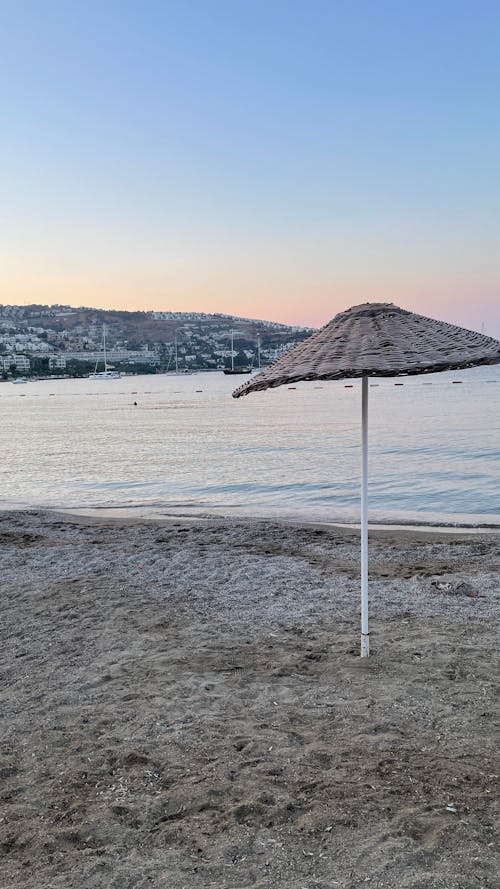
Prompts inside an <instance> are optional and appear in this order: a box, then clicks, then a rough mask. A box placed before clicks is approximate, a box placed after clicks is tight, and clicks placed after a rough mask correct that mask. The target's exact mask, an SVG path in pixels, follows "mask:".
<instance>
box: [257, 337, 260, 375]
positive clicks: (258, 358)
mask: <svg viewBox="0 0 500 889" xmlns="http://www.w3.org/2000/svg"><path fill="white" fill-rule="evenodd" d="M257 363H258V367H259V370H260V333H258V334H257Z"/></svg>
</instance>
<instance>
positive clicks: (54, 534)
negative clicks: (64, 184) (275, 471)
mask: <svg viewBox="0 0 500 889" xmlns="http://www.w3.org/2000/svg"><path fill="white" fill-rule="evenodd" d="M499 544H500V538H499V537H498V536H497V535H482V534H469V535H468V534H466V533H464V534H459V535H453V536H450V535H447V534H440V533H431V534H430V533H422V534H419V533H418V532H406V531H405V532H392V531H391V532H389V531H386V532H374V533H373V534H372V536H371V543H370V559H371V564H370V573H371V629H372V652H373V655H372V657H371V658H369V659H367V660H361V659H360V658H359V656H358V648H359V579H358V575H359V563H358V560H359V536H358V534H357V533H356V532H354V531H352V530H349V529H343V528H342V529H340V528H329V527H302V528H301V527H298V526H292V525H285V524H278V523H272V522H244V521H239V520H238V521H235V522H229V521H227V520H226V521H221V520H219V519H217V520H215V519H214V520H204V521H196V522H193V521H189V520H184V519H175V520H170V521H165V522H160V521H151V522H147V521H143V520H141V521H125V520H119V521H111V520H109V519H105V520H96V519H91V518H88V517H85V518H82V517H79V518H77V517H69V516H60V515H57V514H50V513H37V512H28V513H0V592H1V602H2V626H1V632H2V637H3V638H2V647H1V655H0V657H1V675H2V700H1V744H0V809H1V811H0V847H1V850H2V856H1V860H0V873H1V876H0V885H2V886H6V887H9V889H10V887H12V889H20V887H26V889H35V887H36V889H45V887H47V889H63V887H64V889H77V887H78V889H104V887H105V889H110V887H112V889H142V887H155V889H167V887H168V889H182V887H186V889H187V887H189V889H191V887H193V889H212V887H213V889H225V887H227V889H246V887H257V889H259V887H277V889H332V887H337V886H339V887H349V889H351V887H352V889H354V887H361V886H363V887H364V886H370V887H372V889H373V887H381V889H382V887H384V889H385V887H387V889H389V887H390V889H396V887H397V889H406V887H408V889H409V887H411V889H433V887H436V889H437V887H440V889H441V887H443V889H469V887H471V889H472V887H474V889H480V887H483V889H497V887H498V885H499V883H498V870H499V864H500V861H499V850H498V846H497V845H495V844H496V841H497V838H498V826H499V811H498V775H499V772H500V764H499V756H498V749H497V748H498V720H496V715H497V710H496V703H495V683H496V681H497V677H498V660H497V643H498V623H497V621H498V613H499V580H500V545H499Z"/></svg>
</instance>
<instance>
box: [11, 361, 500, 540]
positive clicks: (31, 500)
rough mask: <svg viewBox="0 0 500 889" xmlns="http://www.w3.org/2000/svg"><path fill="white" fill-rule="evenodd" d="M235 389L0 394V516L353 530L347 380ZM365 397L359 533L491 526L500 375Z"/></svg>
mask: <svg viewBox="0 0 500 889" xmlns="http://www.w3.org/2000/svg"><path fill="white" fill-rule="evenodd" d="M244 379H246V378H241V377H240V378H238V377H236V378H234V377H233V378H231V377H226V376H224V375H223V374H221V373H217V374H215V373H200V374H196V375H193V376H160V375H158V376H144V377H127V378H124V379H121V380H112V381H108V382H97V381H95V382H94V381H90V380H57V381H40V382H33V383H28V384H27V385H25V386H19V385H17V386H16V385H13V384H12V383H2V384H1V385H0V454H1V469H0V475H1V488H0V494H1V499H0V505H1V506H2V507H3V508H10V507H35V506H36V507H51V508H73V509H82V508H95V509H102V508H113V509H117V508H127V509H130V510H136V511H137V510H138V511H140V512H141V513H146V514H149V513H151V514H157V515H161V514H165V513H169V514H172V513H179V514H183V515H186V514H200V513H203V514H205V513H212V514H214V513H215V514H224V515H231V514H234V515H249V514H250V515H256V516H266V517H286V518H297V519H301V518H302V519H303V518H307V519H310V520H320V521H335V520H339V521H345V522H350V521H357V520H358V517H359V483H360V468H359V466H360V444H359V441H360V411H361V406H360V401H361V385H360V383H359V381H341V382H330V383H302V384H300V383H299V384H297V386H296V388H295V389H289V388H288V387H286V386H285V387H281V388H279V389H274V390H270V391H268V392H263V393H257V394H255V395H251V396H248V397H246V398H244V399H240V400H238V401H236V400H234V399H233V398H231V392H232V390H233V388H234V387H235V386H236V385H238V384H239V383H241V382H242V381H243V380H244ZM454 380H461V381H462V382H461V383H460V384H454V383H453V381H454ZM401 382H403V383H404V385H402V386H401V385H399V386H396V385H395V383H401ZM349 383H352V386H353V387H352V388H346V384H349ZM369 393H370V489H369V498H370V519H371V520H372V521H376V522H395V523H399V522H403V523H404V522H414V521H417V522H446V523H488V524H500V368H499V367H498V366H497V367H486V368H476V369H473V370H468V371H461V372H456V371H455V372H453V373H443V374H437V375H434V376H425V377H413V378H407V379H404V378H399V379H396V380H383V379H380V380H372V381H371V385H370V389H369ZM134 401H136V402H137V406H135V405H134V403H133V402H134Z"/></svg>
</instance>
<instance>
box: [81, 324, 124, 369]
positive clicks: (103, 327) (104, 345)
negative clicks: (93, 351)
mask: <svg viewBox="0 0 500 889" xmlns="http://www.w3.org/2000/svg"><path fill="white" fill-rule="evenodd" d="M102 347H103V353H104V356H103V357H104V370H101V371H98V370H97V367H98V365H99V358H98V359H97V361H96V363H95V369H94V373H92V374H89V380H119V379H120V377H121V373H120V371H118V370H113V369H112V365H111V364H108V362H107V359H106V325H105V324H103V325H102Z"/></svg>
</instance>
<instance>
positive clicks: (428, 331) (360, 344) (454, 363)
mask: <svg viewBox="0 0 500 889" xmlns="http://www.w3.org/2000/svg"><path fill="white" fill-rule="evenodd" d="M499 363H500V342H498V341H497V340H494V339H492V338H491V337H488V336H484V335H483V334H480V333H475V332H473V331H471V330H464V328H462V327H455V326H454V325H453V324H446V323H445V322H444V321H435V320H434V319H433V318H426V317H424V316H423V315H416V314H415V313H414V312H408V311H406V310H405V309H400V308H399V307H398V306H395V305H393V304H392V303H365V304H364V305H361V306H353V307H352V308H350V309H347V311H345V312H340V314H338V315H336V316H335V318H333V319H332V321H330V322H329V323H328V324H326V325H325V326H324V327H322V328H321V330H318V331H317V333H314V334H313V335H312V336H310V337H309V338H308V339H306V340H304V341H303V342H301V343H299V345H297V346H295V347H294V348H293V349H290V351H289V352H286V354H285V355H283V356H282V357H281V358H279V359H278V361H276V362H275V363H274V364H272V365H271V366H270V367H268V368H266V370H264V371H263V372H262V373H260V374H258V376H256V377H254V378H253V379H251V380H249V381H248V382H247V383H245V384H244V385H243V386H240V387H239V388H238V389H236V390H235V391H234V392H233V396H234V398H241V396H242V395H248V394H249V393H250V392H258V391H259V390H263V389H269V388H274V387H275V386H283V385H286V384H290V383H297V382H299V381H300V380H341V379H346V378H353V377H361V381H362V383H361V657H366V656H367V655H368V654H369V653H370V636H369V630H368V377H398V376H409V375H413V374H426V373H437V372H438V371H444V370H457V369H459V368H467V367H475V366H477V365H479V364H499Z"/></svg>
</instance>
